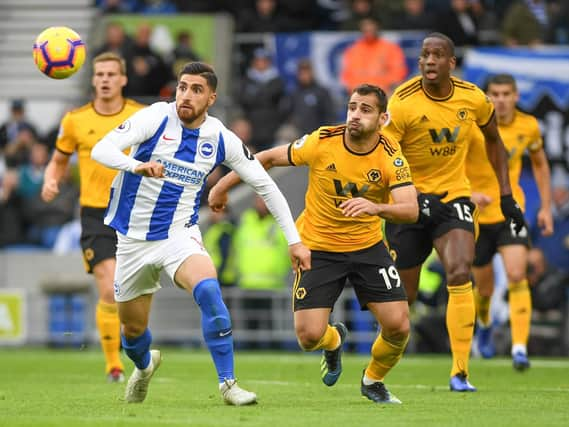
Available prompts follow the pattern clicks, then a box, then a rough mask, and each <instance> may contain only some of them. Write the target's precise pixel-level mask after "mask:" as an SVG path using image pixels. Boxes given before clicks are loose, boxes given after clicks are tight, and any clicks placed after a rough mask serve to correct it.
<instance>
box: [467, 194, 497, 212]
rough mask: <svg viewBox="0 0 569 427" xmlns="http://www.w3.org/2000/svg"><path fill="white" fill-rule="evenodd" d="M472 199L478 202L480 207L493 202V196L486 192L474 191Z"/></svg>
mask: <svg viewBox="0 0 569 427" xmlns="http://www.w3.org/2000/svg"><path fill="white" fill-rule="evenodd" d="M470 200H472V202H473V203H476V204H477V205H478V206H479V207H480V209H483V208H485V207H486V206H488V205H489V204H490V203H492V197H490V196H489V195H487V194H484V193H476V192H474V193H472V196H470Z"/></svg>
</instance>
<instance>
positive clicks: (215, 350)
mask: <svg viewBox="0 0 569 427" xmlns="http://www.w3.org/2000/svg"><path fill="white" fill-rule="evenodd" d="M193 294H194V299H195V300H196V302H197V303H198V305H199V306H200V310H201V312H202V332H203V337H204V340H205V343H206V345H207V348H208V349H209V352H210V353H211V357H212V359H213V363H214V364H215V368H216V370H217V376H218V378H219V382H220V383H222V382H223V381H224V380H226V379H229V380H230V379H234V378H235V374H234V372H233V336H232V333H231V319H230V317H229V311H228V310H227V307H226V306H225V303H224V302H223V299H222V298H221V289H220V288H219V282H218V281H217V279H204V280H202V281H201V282H200V283H198V284H197V285H196V287H195V288H194V291H193Z"/></svg>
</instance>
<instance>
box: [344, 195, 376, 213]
mask: <svg viewBox="0 0 569 427" xmlns="http://www.w3.org/2000/svg"><path fill="white" fill-rule="evenodd" d="M340 209H342V213H343V214H344V215H345V216H351V217H355V216H363V215H379V206H378V205H377V204H375V203H373V202H372V201H370V200H367V199H364V198H363V197H354V198H353V199H348V200H345V201H343V202H342V203H341V204H340Z"/></svg>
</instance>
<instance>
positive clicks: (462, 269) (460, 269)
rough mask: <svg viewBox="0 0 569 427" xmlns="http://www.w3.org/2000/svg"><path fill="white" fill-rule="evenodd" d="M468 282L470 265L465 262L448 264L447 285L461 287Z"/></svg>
mask: <svg viewBox="0 0 569 427" xmlns="http://www.w3.org/2000/svg"><path fill="white" fill-rule="evenodd" d="M468 281H470V265H469V264H468V263H466V262H455V263H450V265H449V266H448V271H447V283H448V284H450V285H462V284H464V283H466V282H468Z"/></svg>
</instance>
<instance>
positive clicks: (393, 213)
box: [340, 185, 419, 223]
mask: <svg viewBox="0 0 569 427" xmlns="http://www.w3.org/2000/svg"><path fill="white" fill-rule="evenodd" d="M391 197H392V199H393V203H389V204H388V203H373V202H372V201H370V200H367V199H364V198H363V197H355V198H353V199H349V200H346V201H345V202H343V203H342V204H341V205H340V208H341V209H342V212H343V213H344V215H346V216H351V217H355V216H363V215H379V216H380V217H382V218H384V219H386V220H388V221H390V222H395V223H414V222H417V218H418V216H419V206H418V204H417V190H416V189H415V186H414V185H405V186H403V187H397V188H395V189H393V190H392V191H391Z"/></svg>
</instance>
